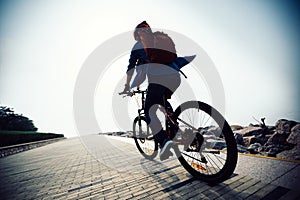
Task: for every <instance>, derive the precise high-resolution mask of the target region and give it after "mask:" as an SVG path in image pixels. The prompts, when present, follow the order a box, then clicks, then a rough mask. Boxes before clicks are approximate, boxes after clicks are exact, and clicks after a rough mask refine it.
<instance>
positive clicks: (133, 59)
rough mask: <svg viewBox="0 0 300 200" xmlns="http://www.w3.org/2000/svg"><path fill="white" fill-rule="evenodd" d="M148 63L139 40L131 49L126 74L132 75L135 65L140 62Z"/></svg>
mask: <svg viewBox="0 0 300 200" xmlns="http://www.w3.org/2000/svg"><path fill="white" fill-rule="evenodd" d="M146 63H148V57H147V55H146V52H145V50H144V48H143V45H142V43H141V42H137V43H135V45H134V46H133V48H132V50H131V54H130V58H129V65H128V67H127V74H129V75H132V74H133V72H134V70H133V69H134V68H135V66H139V65H142V64H146Z"/></svg>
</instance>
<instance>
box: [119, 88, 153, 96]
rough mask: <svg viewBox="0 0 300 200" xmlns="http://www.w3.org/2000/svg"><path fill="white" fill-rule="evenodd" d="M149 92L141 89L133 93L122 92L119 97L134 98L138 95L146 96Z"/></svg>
mask: <svg viewBox="0 0 300 200" xmlns="http://www.w3.org/2000/svg"><path fill="white" fill-rule="evenodd" d="M146 93H147V90H140V89H139V88H138V89H136V90H132V91H126V92H120V93H119V95H124V97H125V96H130V97H132V96H134V95H136V94H146Z"/></svg>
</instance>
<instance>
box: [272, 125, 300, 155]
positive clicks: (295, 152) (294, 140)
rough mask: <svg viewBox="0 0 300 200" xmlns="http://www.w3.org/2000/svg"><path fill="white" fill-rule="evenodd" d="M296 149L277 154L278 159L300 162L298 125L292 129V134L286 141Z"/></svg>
mask: <svg viewBox="0 0 300 200" xmlns="http://www.w3.org/2000/svg"><path fill="white" fill-rule="evenodd" d="M286 141H287V142H288V143H290V144H294V145H295V147H294V148H292V149H290V150H285V151H282V152H280V153H278V154H277V157H278V158H285V159H290V160H300V124H299V123H298V124H297V125H295V126H294V127H293V128H292V129H291V134H290V136H289V137H288V138H287V140H286Z"/></svg>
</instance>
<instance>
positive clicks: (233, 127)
mask: <svg viewBox="0 0 300 200" xmlns="http://www.w3.org/2000/svg"><path fill="white" fill-rule="evenodd" d="M230 128H231V130H232V131H237V130H241V129H243V127H242V126H240V125H231V126H230Z"/></svg>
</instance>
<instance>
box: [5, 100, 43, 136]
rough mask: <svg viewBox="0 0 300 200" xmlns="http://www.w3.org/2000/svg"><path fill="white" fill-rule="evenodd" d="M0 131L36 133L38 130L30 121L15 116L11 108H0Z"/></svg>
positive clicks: (20, 116) (17, 115)
mask: <svg viewBox="0 0 300 200" xmlns="http://www.w3.org/2000/svg"><path fill="white" fill-rule="evenodd" d="M0 130H7V131H8V130H14V131H37V130H38V129H37V128H36V127H35V126H34V124H33V121H32V120H30V119H28V118H27V117H25V116H23V115H20V114H15V113H14V111H13V110H12V109H11V108H8V107H6V106H0Z"/></svg>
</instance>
